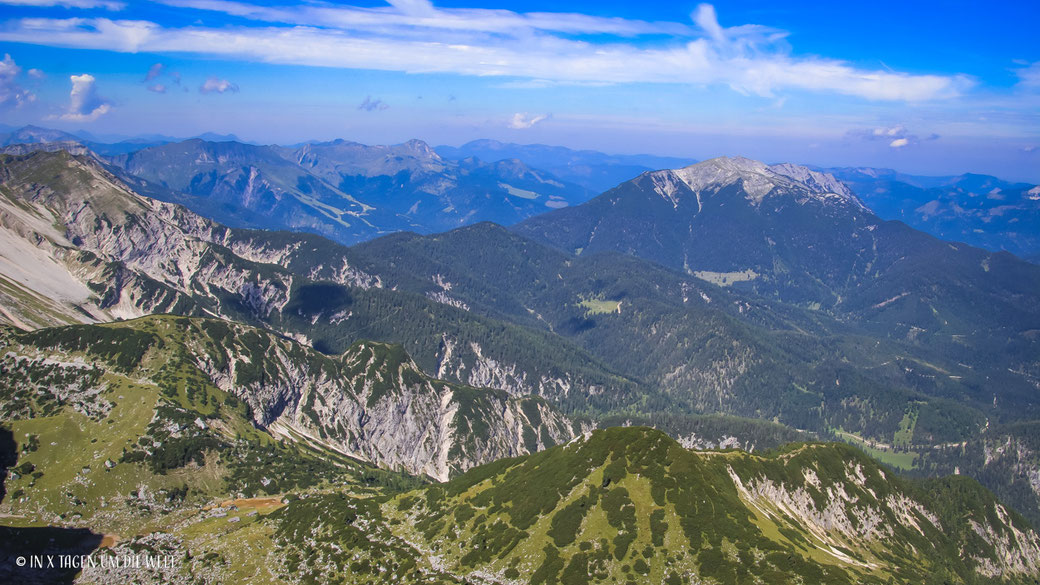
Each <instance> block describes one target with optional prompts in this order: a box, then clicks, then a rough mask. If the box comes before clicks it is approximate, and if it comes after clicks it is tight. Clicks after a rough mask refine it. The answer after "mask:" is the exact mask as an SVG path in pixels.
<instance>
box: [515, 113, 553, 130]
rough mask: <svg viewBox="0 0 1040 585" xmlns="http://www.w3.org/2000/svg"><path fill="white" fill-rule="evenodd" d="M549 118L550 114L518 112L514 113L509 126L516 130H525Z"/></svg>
mask: <svg viewBox="0 0 1040 585" xmlns="http://www.w3.org/2000/svg"><path fill="white" fill-rule="evenodd" d="M548 118H549V114H538V115H537V116H533V115H531V114H528V113H527V112H517V113H515V114H513V117H512V118H511V119H510V120H509V127H510V128H513V129H515V130H523V129H526V128H530V127H532V126H534V125H535V124H537V123H539V122H541V121H543V120H547V119H548Z"/></svg>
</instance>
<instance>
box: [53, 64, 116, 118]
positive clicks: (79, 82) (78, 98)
mask: <svg viewBox="0 0 1040 585" xmlns="http://www.w3.org/2000/svg"><path fill="white" fill-rule="evenodd" d="M69 81H71V82H72V91H71V92H70V93H69V107H68V109H67V110H66V111H65V113H64V114H61V115H58V116H51V117H52V118H58V119H60V120H67V121H70V122H93V121H94V120H97V119H98V118H100V117H101V116H104V115H105V114H107V113H108V112H109V111H111V109H112V104H110V103H109V102H107V101H106V100H104V99H103V98H101V96H99V95H98V93H97V88H96V87H95V82H96V80H95V79H94V76H93V75H90V74H89V73H84V74H83V75H71V76H69Z"/></svg>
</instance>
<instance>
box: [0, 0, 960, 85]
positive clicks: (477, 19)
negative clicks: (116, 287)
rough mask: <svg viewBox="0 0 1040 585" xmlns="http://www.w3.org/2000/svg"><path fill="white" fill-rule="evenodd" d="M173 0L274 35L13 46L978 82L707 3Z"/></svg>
mask: <svg viewBox="0 0 1040 585" xmlns="http://www.w3.org/2000/svg"><path fill="white" fill-rule="evenodd" d="M165 3H166V4H169V5H172V6H176V7H188V8H195V9H202V10H213V11H219V12H222V13H225V14H229V15H234V16H237V17H241V18H246V19H251V20H254V21H258V22H264V23H271V24H272V25H275V26H227V27H222V28H214V27H207V26H204V25H201V24H200V25H195V26H186V27H183V28H163V27H161V26H159V25H157V24H155V23H152V22H147V21H129V20H110V19H105V18H93V19H75V18H70V19H22V20H15V21H10V22H8V27H7V28H6V29H5V30H3V31H0V41H9V42H28V43H37V44H39V43H43V44H47V45H52V46H61V47H77V48H89V49H105V50H113V51H124V52H155V53H194V54H198V53H201V54H206V55H211V56H216V57H220V58H236V59H246V60H253V61H260V62H268V63H282V64H294V65H307V66H319V67H339V68H353V69H375V70H384V71H401V72H408V73H454V74H461V75H473V76H504V77H515V78H521V79H532V80H544V81H547V82H559V83H681V84H689V85H708V84H722V85H727V86H729V87H731V88H733V89H734V90H736V91H738V92H741V93H745V94H754V95H761V96H773V95H774V94H775V93H776V92H779V91H788V90H803V91H811V92H826V93H838V94H844V95H851V96H858V97H861V98H865V99H868V100H890V101H910V102H913V101H922V100H933V99H943V98H949V97H955V96H957V95H960V94H961V93H962V92H964V91H965V90H967V89H968V88H970V87H972V86H973V85H974V82H973V81H972V80H971V79H969V78H968V77H966V76H948V75H913V74H908V73H898V72H892V71H887V70H868V69H861V68H858V67H855V66H853V65H851V64H848V63H845V62H843V61H838V60H833V59H827V58H823V57H813V56H806V57H799V56H794V55H793V54H792V51H791V48H790V47H789V46H788V45H787V43H786V41H785V37H786V33H785V32H784V31H779V30H776V29H771V28H768V27H764V26H759V25H753V24H752V25H741V26H735V27H723V26H721V25H720V24H719V22H718V19H717V17H716V14H715V9H714V8H713V7H712V6H710V5H707V4H705V5H701V6H700V7H698V9H697V10H696V12H695V13H694V14H693V17H692V18H693V21H694V23H695V24H684V23H675V22H647V21H641V20H631V19H622V18H604V17H598V16H590V15H583V14H564V13H553V14H547V13H519V12H513V11H509V10H486V9H468V8H467V9H440V8H436V7H434V6H433V5H431V4H429V3H428V2H425V1H423V0H401V1H396V0H395V2H394V5H393V6H389V7H383V8H360V7H350V6H333V5H327V4H321V5H304V6H299V7H264V6H251V5H248V4H245V3H242V2H231V1H225V0H165ZM286 25H289V26H286ZM576 34H583V35H599V36H598V37H597V40H596V41H595V42H591V41H588V40H577V39H575V38H573V35H576ZM642 35H668V37H669V38H670V40H669V41H667V42H661V41H660V40H658V41H656V42H655V43H653V44H646V43H640V42H637V41H635V40H633V38H634V37H639V36H642Z"/></svg>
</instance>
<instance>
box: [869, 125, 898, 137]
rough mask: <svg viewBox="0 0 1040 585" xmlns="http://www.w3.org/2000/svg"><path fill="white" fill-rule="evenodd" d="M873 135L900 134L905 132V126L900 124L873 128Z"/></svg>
mask: <svg viewBox="0 0 1040 585" xmlns="http://www.w3.org/2000/svg"><path fill="white" fill-rule="evenodd" d="M873 134H874V136H902V135H904V134H906V128H904V127H903V126H902V125H898V124H897V125H895V126H891V127H889V128H874V131H873Z"/></svg>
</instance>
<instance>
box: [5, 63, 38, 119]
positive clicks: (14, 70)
mask: <svg viewBox="0 0 1040 585" xmlns="http://www.w3.org/2000/svg"><path fill="white" fill-rule="evenodd" d="M21 72H22V68H21V67H19V66H18V64H17V63H15V62H14V59H12V58H11V56H10V55H7V54H5V55H4V60H3V61H0V106H6V105H10V104H14V105H15V106H20V105H22V104H26V103H29V102H31V101H34V100H35V99H36V94H34V93H32V92H31V91H29V90H27V89H25V88H23V87H21V86H20V85H18V75H19V74H20V73H21Z"/></svg>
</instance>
